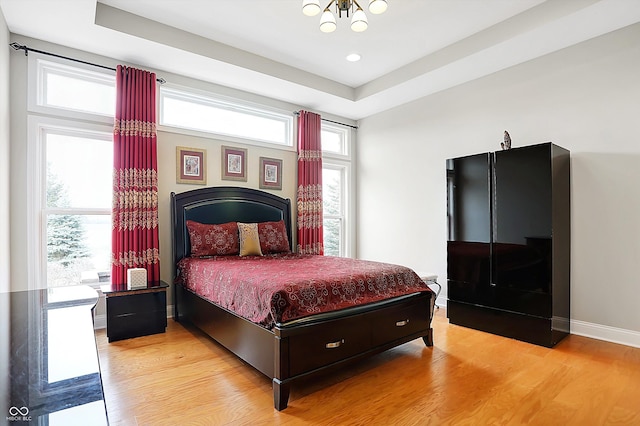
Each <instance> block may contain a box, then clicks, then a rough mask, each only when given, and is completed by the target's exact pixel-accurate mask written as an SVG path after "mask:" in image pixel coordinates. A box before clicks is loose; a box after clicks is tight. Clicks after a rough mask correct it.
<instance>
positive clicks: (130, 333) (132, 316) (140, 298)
mask: <svg viewBox="0 0 640 426" xmlns="http://www.w3.org/2000/svg"><path fill="white" fill-rule="evenodd" d="M167 288H169V285H168V284H167V283H165V282H164V281H160V282H151V283H148V284H147V287H146V288H141V289H135V290H127V288H126V284H125V285H124V286H113V285H111V284H105V285H103V286H101V287H100V290H101V291H102V293H104V295H105V299H106V302H107V337H108V338H109V343H111V342H114V341H116V340H122V339H129V338H132V337H140V336H147V335H149V334H156V333H164V332H165V329H166V328H167Z"/></svg>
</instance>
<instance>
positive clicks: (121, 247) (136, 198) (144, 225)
mask: <svg viewBox="0 0 640 426" xmlns="http://www.w3.org/2000/svg"><path fill="white" fill-rule="evenodd" d="M113 148H114V152H113V153H114V155H113V169H114V170H113V210H112V215H111V217H112V219H111V221H112V237H111V248H112V250H111V252H112V253H111V256H112V258H111V283H112V284H113V285H116V286H120V285H125V284H126V282H127V269H129V268H145V269H146V270H147V280H148V281H149V282H158V281H160V260H159V240H158V154H157V144H156V75H155V74H154V73H151V72H148V71H143V70H138V69H134V68H128V67H124V66H122V65H118V67H117V70H116V117H115V126H114V130H113Z"/></svg>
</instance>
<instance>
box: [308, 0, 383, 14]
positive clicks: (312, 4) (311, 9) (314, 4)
mask: <svg viewBox="0 0 640 426" xmlns="http://www.w3.org/2000/svg"><path fill="white" fill-rule="evenodd" d="M369 7H371V6H369ZM320 10H321V9H320V0H302V13H304V14H305V15H307V16H316V15H317V14H318V13H320Z"/></svg>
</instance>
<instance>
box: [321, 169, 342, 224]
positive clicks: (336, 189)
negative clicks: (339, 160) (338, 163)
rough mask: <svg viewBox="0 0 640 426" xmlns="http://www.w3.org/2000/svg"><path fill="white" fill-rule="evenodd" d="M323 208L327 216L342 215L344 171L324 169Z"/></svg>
mask: <svg viewBox="0 0 640 426" xmlns="http://www.w3.org/2000/svg"><path fill="white" fill-rule="evenodd" d="M322 208H323V211H324V214H325V215H328V216H339V215H342V211H343V210H342V171H341V170H339V169H328V168H323V169H322Z"/></svg>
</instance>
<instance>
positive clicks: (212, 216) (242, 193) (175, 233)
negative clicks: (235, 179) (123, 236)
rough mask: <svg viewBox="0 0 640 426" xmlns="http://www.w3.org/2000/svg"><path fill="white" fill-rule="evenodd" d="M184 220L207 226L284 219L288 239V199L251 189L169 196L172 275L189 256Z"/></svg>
mask: <svg viewBox="0 0 640 426" xmlns="http://www.w3.org/2000/svg"><path fill="white" fill-rule="evenodd" d="M187 220H195V221H196V222H201V223H208V224H220V223H226V222H247V223H253V222H270V221H279V220H284V224H285V226H286V228H287V237H288V238H289V248H291V245H292V244H293V240H292V238H291V236H292V235H291V200H289V199H285V198H281V197H278V196H277V195H273V194H269V193H268V192H264V191H259V190H257V189H251V188H238V187H232V186H214V187H208V188H200V189H194V190H192V191H186V192H182V193H180V194H176V193H175V192H172V193H171V245H172V246H173V247H172V248H173V265H172V272H173V277H172V278H175V265H176V263H178V261H179V260H180V259H182V258H183V257H185V256H189V255H190V253H191V244H190V241H189V233H188V231H187V225H186V222H187Z"/></svg>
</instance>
